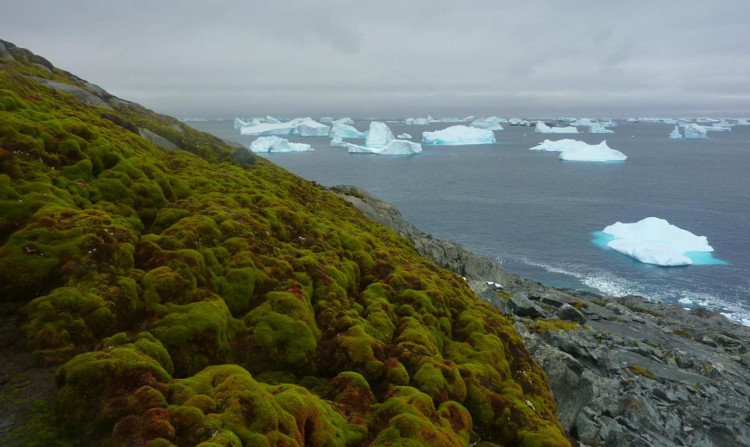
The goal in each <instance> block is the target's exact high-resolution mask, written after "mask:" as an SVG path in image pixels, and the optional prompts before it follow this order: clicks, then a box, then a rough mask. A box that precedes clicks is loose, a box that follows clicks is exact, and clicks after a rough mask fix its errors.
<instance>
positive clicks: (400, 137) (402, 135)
mask: <svg viewBox="0 0 750 447" xmlns="http://www.w3.org/2000/svg"><path fill="white" fill-rule="evenodd" d="M396 137H397V138H399V139H402V140H406V139H409V138H411V135H410V134H408V133H406V132H404V133H402V134H399V135H397V136H396Z"/></svg>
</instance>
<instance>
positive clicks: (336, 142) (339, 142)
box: [331, 137, 347, 147]
mask: <svg viewBox="0 0 750 447" xmlns="http://www.w3.org/2000/svg"><path fill="white" fill-rule="evenodd" d="M346 145H347V143H344V140H343V139H342V138H341V137H333V138H331V146H333V147H346Z"/></svg>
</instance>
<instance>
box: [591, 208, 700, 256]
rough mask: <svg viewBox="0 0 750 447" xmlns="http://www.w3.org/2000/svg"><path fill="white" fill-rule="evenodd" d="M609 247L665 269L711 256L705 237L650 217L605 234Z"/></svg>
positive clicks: (610, 228) (616, 226)
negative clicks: (706, 254) (697, 256)
mask: <svg viewBox="0 0 750 447" xmlns="http://www.w3.org/2000/svg"><path fill="white" fill-rule="evenodd" d="M602 233H604V234H605V235H606V236H609V238H611V240H609V241H608V242H607V243H606V245H607V246H608V247H609V248H611V249H613V250H616V251H618V252H620V253H623V254H626V255H628V256H630V257H633V258H635V259H637V260H638V261H640V262H643V263H646V264H655V265H661V266H665V267H673V266H680V265H691V264H693V263H694V261H693V259H691V256H694V257H696V255H699V254H705V253H711V252H713V251H714V249H713V248H712V247H711V246H710V245H708V240H707V239H706V237H705V236H696V235H695V234H693V233H691V232H689V231H687V230H683V229H682V228H679V227H676V226H674V225H672V224H670V223H669V222H667V221H666V220H664V219H659V218H658V217H647V218H645V219H643V220H640V221H638V222H635V223H622V222H617V223H615V224H613V225H609V226H608V227H606V228H604V230H602Z"/></svg>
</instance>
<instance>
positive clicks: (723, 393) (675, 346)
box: [329, 186, 750, 446]
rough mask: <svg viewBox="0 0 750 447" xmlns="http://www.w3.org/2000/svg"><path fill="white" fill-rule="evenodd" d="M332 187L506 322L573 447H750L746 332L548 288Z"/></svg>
mask: <svg viewBox="0 0 750 447" xmlns="http://www.w3.org/2000/svg"><path fill="white" fill-rule="evenodd" d="M329 190H331V191H332V192H334V193H336V194H337V195H338V196H339V197H341V198H343V199H345V200H347V201H348V202H349V203H351V204H352V205H353V206H354V207H355V208H357V209H359V210H360V211H361V212H362V213H363V214H365V215H366V216H367V217H369V218H371V219H373V220H375V221H377V222H379V223H381V224H383V225H385V226H387V227H389V228H391V229H393V230H394V231H395V232H396V233H398V234H400V235H401V236H402V237H404V238H405V239H407V240H408V241H409V242H410V243H411V245H412V246H413V247H414V248H415V249H416V250H417V251H418V252H419V253H420V254H421V255H423V256H425V257H427V258H429V259H431V260H432V261H433V262H435V263H436V264H438V265H440V266H441V267H445V268H447V269H449V270H452V271H453V272H455V273H457V274H459V275H460V276H462V277H464V278H465V279H466V280H467V281H468V282H469V285H470V286H471V288H472V290H473V291H474V292H475V294H476V295H477V296H478V297H479V298H480V299H482V300H484V301H486V302H488V303H490V304H492V305H493V306H495V307H497V308H498V309H499V310H500V311H502V312H503V314H505V315H506V316H508V317H510V318H513V319H514V321H515V326H516V329H517V330H518V331H519V333H520V334H521V336H522V338H523V339H524V343H525V344H526V347H527V348H528V349H529V351H530V352H531V353H532V355H533V356H534V358H535V359H536V361H537V362H538V363H539V364H540V365H541V366H542V368H543V369H544V371H545V372H546V374H547V376H548V381H549V384H550V388H551V389H552V392H553V394H554V396H555V400H556V401H557V413H558V418H559V419H560V422H561V424H562V425H563V428H564V429H565V430H566V431H567V432H568V434H569V435H570V436H571V437H573V438H574V439H576V440H577V441H578V442H579V445H584V446H589V445H590V446H594V445H606V446H610V445H611V446H639V445H660V446H681V445H701V446H730V445H731V446H750V416H748V415H750V328H748V327H746V326H743V325H741V324H739V323H737V322H733V321H731V320H729V319H727V318H726V317H725V316H723V315H721V314H720V313H718V312H714V311H710V310H707V309H703V308H694V309H691V310H685V309H684V308H682V307H681V306H679V305H676V304H670V303H663V302H658V301H653V300H650V299H647V298H644V297H640V296H632V295H631V296H624V297H614V296H607V295H604V294H597V293H591V292H587V291H582V290H572V289H556V288H553V287H548V286H545V285H543V284H541V283H539V282H536V281H533V280H530V279H527V278H523V277H521V276H519V275H516V274H511V273H508V272H506V271H505V270H504V269H503V268H502V267H501V266H500V264H499V263H498V262H496V261H494V260H492V259H490V258H488V257H485V256H478V255H474V254H473V253H472V252H471V251H469V250H467V249H466V248H464V247H463V246H461V245H460V244H457V243H455V242H452V241H446V240H441V239H437V238H434V237H432V236H431V235H429V234H427V233H425V232H423V231H421V230H419V229H418V228H416V227H415V226H413V225H411V224H409V223H408V222H406V221H405V220H404V219H403V218H402V217H401V214H400V212H399V211H398V209H396V208H395V207H394V206H392V205H390V204H388V203H386V202H384V201H382V200H380V199H377V198H375V197H373V196H371V195H370V194H368V193H367V192H365V191H363V190H361V189H359V188H357V187H353V186H334V187H331V188H329Z"/></svg>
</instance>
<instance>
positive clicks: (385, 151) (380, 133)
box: [343, 121, 422, 155]
mask: <svg viewBox="0 0 750 447" xmlns="http://www.w3.org/2000/svg"><path fill="white" fill-rule="evenodd" d="M343 144H344V145H345V146H346V147H347V148H348V149H349V153H350V154H382V155H409V154H418V153H420V152H422V145H421V144H419V143H414V142H412V141H406V140H398V139H396V138H395V137H394V136H393V132H391V129H390V128H389V127H388V126H387V125H386V124H385V123H381V122H379V121H373V122H371V123H370V129H369V130H368V131H367V138H366V139H365V145H364V146H359V145H356V144H351V143H343Z"/></svg>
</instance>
